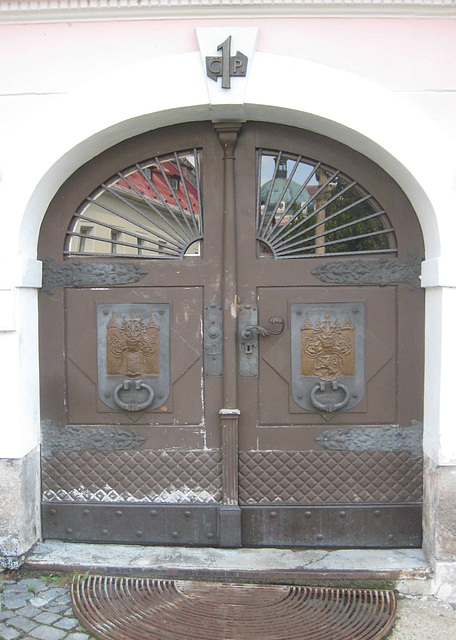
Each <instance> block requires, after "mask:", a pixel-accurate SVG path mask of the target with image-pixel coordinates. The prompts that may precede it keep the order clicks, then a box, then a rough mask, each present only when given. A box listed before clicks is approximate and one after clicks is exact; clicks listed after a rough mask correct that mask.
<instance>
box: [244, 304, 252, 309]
mask: <svg viewBox="0 0 456 640" xmlns="http://www.w3.org/2000/svg"><path fill="white" fill-rule="evenodd" d="M244 308H245V309H251V308H252V305H251V304H246V305H245V307H244Z"/></svg>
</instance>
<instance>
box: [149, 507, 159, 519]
mask: <svg viewBox="0 0 456 640" xmlns="http://www.w3.org/2000/svg"><path fill="white" fill-rule="evenodd" d="M150 515H151V517H152V518H155V516H156V515H157V512H156V511H155V509H152V511H151V512H150Z"/></svg>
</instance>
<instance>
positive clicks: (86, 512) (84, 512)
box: [82, 509, 90, 516]
mask: <svg viewBox="0 0 456 640" xmlns="http://www.w3.org/2000/svg"><path fill="white" fill-rule="evenodd" d="M89 513H90V511H89V510H88V509H84V511H83V512H82V515H83V516H88V515H89Z"/></svg>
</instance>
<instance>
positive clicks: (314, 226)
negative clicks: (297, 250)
mask: <svg viewBox="0 0 456 640" xmlns="http://www.w3.org/2000/svg"><path fill="white" fill-rule="evenodd" d="M338 195H340V194H338ZM369 198H372V196H365V197H364V198H361V199H360V200H357V201H356V202H352V203H351V204H349V205H347V206H346V207H344V208H343V209H340V210H339V211H336V212H335V213H332V214H331V215H329V216H328V217H327V218H325V219H324V221H323V222H321V221H317V222H315V223H314V224H312V225H311V226H309V227H304V228H303V229H301V230H300V231H299V233H297V234H295V236H293V237H291V238H289V239H288V241H287V242H286V245H287V247H293V246H295V245H296V244H299V243H300V242H310V241H311V240H313V239H315V238H322V237H323V236H326V235H330V234H331V233H334V232H335V231H338V230H339V229H343V228H344V227H351V226H353V225H356V224H359V223H360V222H364V221H365V220H369V219H370V218H377V217H378V216H383V215H384V214H385V211H383V210H382V211H376V212H375V213H373V214H370V215H368V216H365V217H363V218H354V219H353V220H351V221H350V222H347V223H346V224H344V225H341V226H340V227H334V228H333V229H329V230H325V231H323V233H320V234H318V235H313V236H311V237H310V238H307V240H305V241H303V240H299V239H298V241H297V242H291V240H294V239H295V238H296V237H297V238H299V236H300V235H301V234H302V233H309V232H310V231H313V229H317V228H318V227H321V225H322V224H326V223H327V222H329V221H330V220H334V219H335V218H338V217H339V216H340V215H342V214H343V213H346V212H347V211H350V209H353V208H354V207H356V206H357V205H359V204H361V203H362V202H365V201H366V200H368V199H369ZM328 202H329V200H328ZM326 206H327V204H326V203H325V204H324V205H323V206H322V207H320V208H319V209H318V210H316V211H315V212H314V214H318V213H319V212H320V211H322V210H323V209H325V208H326ZM314 214H312V215H311V216H309V217H308V218H306V219H305V220H303V222H308V221H309V220H310V219H311V218H313V217H314ZM301 226H302V224H299V225H296V227H294V228H295V229H298V228H300V227H301ZM282 244H283V243H277V244H275V245H274V248H275V249H280V246H281V245H282Z"/></svg>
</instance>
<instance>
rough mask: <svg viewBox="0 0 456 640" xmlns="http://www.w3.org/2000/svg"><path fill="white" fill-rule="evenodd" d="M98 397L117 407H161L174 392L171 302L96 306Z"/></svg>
mask: <svg viewBox="0 0 456 640" xmlns="http://www.w3.org/2000/svg"><path fill="white" fill-rule="evenodd" d="M97 327H98V395H99V397H100V399H101V400H102V402H103V403H104V404H105V405H107V406H108V407H110V408H111V409H115V410H117V411H118V410H119V409H120V410H124V411H129V412H132V411H133V412H135V411H142V410H145V409H147V410H148V411H153V410H154V409H158V408H159V407H161V406H163V405H164V403H165V402H166V400H167V399H168V397H169V394H170V347H169V335H170V305H169V304H168V303H120V304H97Z"/></svg>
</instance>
